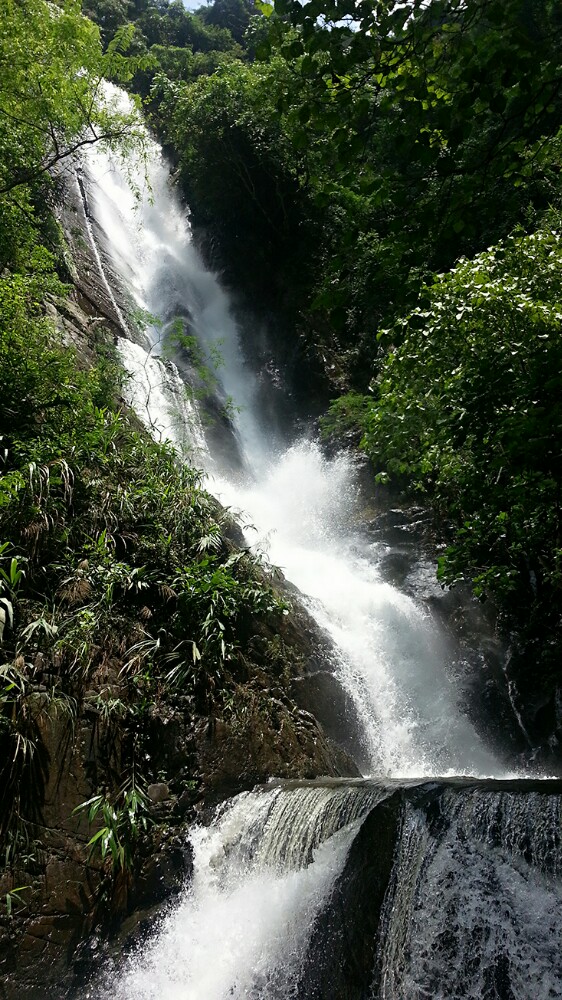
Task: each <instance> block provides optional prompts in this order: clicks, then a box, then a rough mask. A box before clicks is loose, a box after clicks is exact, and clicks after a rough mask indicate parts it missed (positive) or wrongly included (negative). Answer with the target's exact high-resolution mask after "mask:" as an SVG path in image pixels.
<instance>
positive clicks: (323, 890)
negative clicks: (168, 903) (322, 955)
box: [111, 786, 385, 1000]
mask: <svg viewBox="0 0 562 1000" xmlns="http://www.w3.org/2000/svg"><path fill="white" fill-rule="evenodd" d="M384 794H385V793H384V792H382V791H381V790H380V789H377V788H369V787H356V786H349V787H343V788H330V787H322V786H317V787H315V786H312V787H300V788H293V789H286V788H276V789H273V790H271V791H257V792H253V793H243V794H242V795H239V796H238V797H237V798H236V799H234V800H233V801H232V802H231V803H228V804H227V806H226V807H225V808H224V810H223V812H222V815H220V816H219V817H217V818H216V820H215V823H214V824H213V826H212V827H199V828H197V829H196V830H195V831H193V832H192V834H191V841H192V845H193V849H194V874H193V878H192V880H191V882H190V885H189V887H188V889H187V890H186V892H185V895H184V897H183V898H182V899H181V900H180V902H179V904H178V905H177V906H176V907H175V908H174V910H173V911H172V913H171V914H169V915H168V916H167V917H166V919H165V920H164V922H163V925H162V928H161V930H160V932H159V933H157V934H156V936H155V937H154V938H153V940H152V942H151V944H150V946H149V948H148V950H147V951H145V952H144V953H143V954H142V955H139V956H133V958H132V960H131V961H130V963H129V966H128V968H127V969H126V970H125V972H124V974H123V976H122V978H121V981H120V984H119V986H118V987H117V997H118V998H119V1000H131V998H134V1000H157V998H158V1000H160V998H165V1000H175V998H178V1000H179V998H180V997H181V998H182V1000H203V998H207V1000H212V998H215V1000H219V998H222V997H235V998H242V997H248V998H253V1000H261V998H265V997H267V998H268V1000H289V998H290V997H296V996H297V995H298V993H297V989H298V982H299V975H300V972H301V966H302V963H303V960H304V958H305V954H306V947H307V942H308V935H309V931H310V927H311V925H312V923H313V922H314V919H315V917H316V915H317V913H318V912H319V910H320V909H321V907H322V906H323V905H324V904H325V902H326V899H327V897H328V895H329V892H330V889H331V886H332V884H333V882H334V879H335V878H336V877H337V876H338V875H339V874H340V872H341V870H342V868H343V866H344V863H345V859H346V856H347V853H348V851H349V847H350V844H351V842H352V841H353V838H354V836H355V834H356V832H357V829H358V826H359V825H360V823H361V820H362V818H363V817H364V815H365V814H366V813H367V812H368V811H369V809H370V808H372V807H373V805H375V804H376V803H377V802H378V801H379V800H380V799H381V798H383V797H384ZM111 989H112V991H115V984H113V985H112V987H111Z"/></svg>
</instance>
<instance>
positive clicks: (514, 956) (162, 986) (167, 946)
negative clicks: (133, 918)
mask: <svg viewBox="0 0 562 1000" xmlns="http://www.w3.org/2000/svg"><path fill="white" fill-rule="evenodd" d="M561 819H562V786H561V784H560V782H559V781H554V780H553V781H542V782H541V781H503V782H494V781H474V780H467V779H449V780H440V781H438V782H437V781H432V782H427V781H426V782H422V783H415V782H413V781H412V782H406V783H400V782H385V783H380V782H372V781H365V780H362V781H347V782H341V781H332V782H312V783H305V782H298V783H297V782H294V783H280V784H278V785H276V786H273V787H269V788H260V789H257V790H256V791H254V792H250V793H243V794H242V795H240V796H238V797H236V798H235V799H232V800H230V802H228V803H226V805H224V806H223V807H222V808H221V810H220V811H219V814H218V815H217V816H216V817H215V820H214V822H213V824H212V826H210V827H199V828H197V829H196V830H195V831H193V832H192V834H191V842H192V847H193V852H194V874H193V879H192V880H191V882H190V885H189V886H188V887H187V888H186V890H185V893H184V895H183V896H182V897H181V899H180V902H179V903H177V904H176V905H175V907H174V908H173V909H172V910H170V912H169V913H167V914H165V915H164V916H163V917H162V919H161V922H160V925H159V929H158V930H157V932H156V934H155V935H154V936H153V937H152V939H151V940H150V941H149V942H147V943H146V944H145V946H143V947H141V948H138V950H137V951H136V952H135V954H134V955H133V956H132V957H131V958H130V959H129V961H128V963H127V964H126V966H125V968H120V969H119V970H115V971H114V972H113V973H111V974H110V975H109V977H108V978H106V980H105V990H104V989H101V993H102V995H106V996H109V995H110V993H111V994H112V995H113V996H117V997H118V998H119V1000H156V997H158V998H162V1000H176V998H179V997H182V1000H226V998H231V997H233V998H242V997H249V998H252V1000H266V998H267V1000H289V998H291V997H294V998H298V1000H403V998H405V997H407V998H408V1000H422V998H429V997H431V998H432V1000H473V998H474V1000H475V998H480V997H482V998H484V1000H528V998H529V997H530V996H531V995H536V996H537V997H538V998H540V1000H543V998H544V1000H547V998H550V997H557V996H559V995H560V984H561V983H562V958H561V956H560V952H559V948H558V942H559V941H560V935H561V932H562V905H561V904H562V846H561V838H560V830H561ZM537 984H539V985H538V986H537ZM537 989H538V992H537ZM88 995H89V996H92V997H93V996H94V995H95V996H99V995H100V989H99V987H98V986H96V988H95V990H94V992H92V993H89V994H88Z"/></svg>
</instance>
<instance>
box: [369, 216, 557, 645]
mask: <svg viewBox="0 0 562 1000" xmlns="http://www.w3.org/2000/svg"><path fill="white" fill-rule="evenodd" d="M425 294H426V302H425V304H424V305H423V306H420V307H418V308H417V309H415V310H414V311H413V312H412V313H410V314H409V315H408V316H407V317H406V318H404V319H402V320H400V321H398V322H397V323H396V324H395V325H394V326H393V327H392V328H390V329H387V330H383V331H382V332H381V334H380V336H381V337H382V338H383V339H384V340H385V341H386V342H387V343H388V344H389V345H392V344H394V345H396V346H394V347H392V346H391V347H390V353H389V355H388V358H387V360H386V362H385V364H384V366H383V369H382V372H381V375H380V377H379V378H378V379H377V382H376V384H374V385H373V394H374V399H373V401H372V402H371V403H370V405H369V407H368V413H367V417H366V419H365V421H364V430H365V434H364V440H363V446H364V447H365V448H366V450H367V451H368V453H369V455H370V456H371V457H372V459H373V461H374V463H375V465H376V467H377V469H382V470H384V471H387V472H390V473H391V474H398V475H399V476H401V477H405V478H406V480H407V481H408V482H409V483H411V484H413V485H414V486H415V487H416V488H417V489H418V490H423V491H426V492H428V493H429V496H430V498H431V500H432V502H433V503H434V504H435V505H436V506H437V507H438V509H440V510H441V511H442V513H444V514H445V515H446V517H447V518H449V519H450V520H451V521H452V522H453V524H454V525H455V541H454V544H453V545H452V546H451V547H450V548H449V549H448V550H447V552H446V554H445V555H444V557H443V558H442V560H441V563H440V575H441V579H442V580H443V581H444V582H449V583H450V582H454V581H455V580H456V579H458V578H459V577H463V576H466V575H468V576H469V577H470V578H471V579H472V583H473V587H474V590H475V592H476V594H477V595H478V596H484V595H485V594H486V593H491V594H492V595H494V596H495V597H496V598H498V599H499V600H500V601H501V602H502V604H503V606H504V607H508V608H509V607H511V608H512V610H515V611H516V612H517V613H518V614H521V615H524V619H523V620H525V621H526V622H528V623H529V622H531V623H532V626H533V628H536V627H543V628H545V629H546V630H548V629H550V630H554V631H555V632H558V631H559V630H560V626H561V621H560V607H561V603H560V590H561V586H562V575H561V565H562V564H561V549H560V538H561V532H562V524H561V521H560V500H561V496H560V489H561V486H560V475H559V472H560V444H559V442H560V435H561V434H562V408H561V407H562V404H561V400H562V380H561V375H560V372H561V371H562V346H561V341H560V323H561V321H562V311H561V302H562V241H561V236H560V234H559V233H558V232H556V231H555V232H552V231H550V229H542V230H539V231H538V232H536V233H535V234H533V235H532V236H520V235H519V236H513V237H510V238H509V239H508V240H506V241H504V242H503V243H500V244H499V245H498V246H497V247H494V248H492V249H490V250H488V251H486V252H485V253H482V254H479V255H478V256H477V257H475V258H474V259H473V260H462V261H460V262H459V264H458V265H457V267H456V268H454V269H453V270H452V271H451V272H450V273H448V274H444V275H440V276H438V277H437V278H436V279H435V283H434V284H433V285H432V286H430V287H428V288H427V289H426V293H425ZM541 623H542V624H541Z"/></svg>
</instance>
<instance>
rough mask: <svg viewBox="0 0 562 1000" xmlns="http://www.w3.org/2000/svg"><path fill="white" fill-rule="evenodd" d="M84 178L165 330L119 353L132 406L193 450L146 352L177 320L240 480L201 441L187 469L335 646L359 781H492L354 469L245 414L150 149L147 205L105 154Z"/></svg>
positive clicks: (224, 330) (213, 298)
mask: <svg viewBox="0 0 562 1000" xmlns="http://www.w3.org/2000/svg"><path fill="white" fill-rule="evenodd" d="M139 170H140V166H139ZM87 174H88V175H89V177H90V184H89V187H88V199H89V203H90V206H91V211H92V213H93V214H95V218H96V221H97V224H98V226H99V227H100V229H101V230H102V231H103V232H104V233H105V235H106V238H107V241H108V243H107V249H108V251H109V252H110V253H111V254H112V255H113V259H114V264H115V268H116V269H117V270H118V272H119V273H120V275H121V277H122V279H123V282H124V284H126V286H127V287H128V288H130V289H131V291H132V294H133V296H134V300H135V303H136V305H137V307H139V308H141V309H143V310H144V311H145V312H146V313H147V314H148V315H149V316H151V317H159V318H160V321H161V325H160V326H158V325H156V324H155V323H154V322H149V324H148V327H147V330H146V333H147V336H148V337H149V340H150V345H149V350H148V351H147V352H144V353H143V349H142V348H141V347H139V346H138V345H127V344H126V342H125V343H123V344H122V345H121V349H122V356H123V360H124V363H125V366H126V368H127V369H128V370H129V371H130V372H131V373H132V375H133V380H132V383H131V389H130V399H131V402H132V403H133V404H134V405H135V408H136V409H137V412H138V413H139V415H140V416H141V418H142V419H143V420H144V421H145V423H146V424H147V425H148V426H152V427H154V428H156V429H157V431H158V433H159V434H160V435H162V434H166V433H167V434H168V436H169V437H170V438H171V439H172V440H173V441H175V442H176V443H177V442H178V439H179V438H180V435H179V434H178V430H177V428H178V427H182V426H185V419H186V418H187V422H188V425H190V426H191V428H192V429H191V431H190V435H191V440H192V439H193V427H194V421H193V415H192V413H187V414H186V413H185V410H186V402H185V395H184V397H183V398H182V396H181V393H180V395H177V396H176V398H177V400H178V402H177V407H176V415H175V418H172V417H171V416H170V412H169V407H168V409H167V408H166V404H165V403H163V402H162V392H161V389H160V384H161V383H162V382H163V381H164V384H165V378H166V373H165V372H164V373H163V371H162V367H163V366H162V362H161V360H159V358H158V357H155V352H156V354H158V353H160V352H161V350H163V349H165V347H166V333H167V330H169V328H170V325H173V323H174V320H175V319H176V318H177V317H178V316H179V317H184V318H187V323H188V327H189V330H190V331H191V332H193V333H194V335H195V336H196V337H197V339H198V341H199V342H200V343H201V344H202V345H203V347H204V349H205V350H206V351H212V350H213V349H214V348H217V349H218V350H219V351H220V354H221V355H222V364H221V367H220V368H219V370H218V372H217V377H218V379H219V380H220V385H221V387H222V390H221V394H222V397H223V399H226V398H228V399H232V400H233V402H234V404H235V408H234V409H233V411H232V420H233V423H234V426H235V429H236V438H237V442H238V445H239V450H240V453H241V456H242V459H243V465H244V467H245V470H246V473H245V475H242V476H241V475H240V474H239V472H238V471H237V472H236V474H232V473H231V472H230V470H229V469H228V468H226V469H225V465H224V464H223V466H222V468H221V465H220V461H219V462H217V458H216V456H214V457H211V456H208V455H205V454H203V451H204V449H203V447H202V433H201V432H198V435H197V448H196V455H197V459H198V460H199V461H200V463H201V464H203V465H206V467H207V469H208V471H209V472H210V475H211V479H210V487H211V489H212V490H213V491H214V492H216V493H217V494H218V496H219V498H220V499H221V500H222V501H223V502H224V503H225V504H227V505H228V506H230V507H232V508H234V509H240V510H242V511H244V512H245V514H246V519H250V520H251V521H252V524H253V528H252V530H251V531H250V532H249V533H248V542H249V544H257V545H258V546H259V547H261V548H262V549H264V548H265V549H267V550H268V554H269V558H270V559H271V561H272V562H273V563H274V564H275V565H278V566H280V567H281V568H282V569H283V571H284V572H285V574H286V576H287V577H288V579H289V580H291V582H293V583H294V584H296V585H297V586H298V587H299V588H300V590H301V591H302V592H303V594H304V595H305V600H306V602H307V604H308V608H309V610H310V612H311V613H312V615H313V616H314V617H315V618H316V620H317V621H318V623H319V624H320V625H321V626H322V628H324V629H326V630H327V631H328V632H329V634H330V635H331V636H332V638H333V639H334V640H335V644H336V648H337V650H338V653H337V655H336V663H335V670H336V673H337V676H338V677H339V680H340V682H341V684H342V686H343V687H344V689H345V690H346V691H347V693H348V694H349V696H350V697H351V699H352V701H353V702H354V704H355V706H356V714H357V716H358V718H359V720H360V722H361V723H362V727H363V741H364V744H365V754H364V758H365V766H366V770H367V771H370V772H371V773H375V774H381V773H384V774H388V775H393V774H394V775H413V776H415V775H421V774H428V775H429V774H447V773H450V774H460V773H466V774H480V775H485V774H494V773H498V771H499V769H500V765H499V763H498V761H497V760H496V758H495V757H494V755H493V754H492V753H491V752H490V751H488V750H487V749H486V747H485V746H484V745H483V743H482V740H481V739H480V737H479V736H478V734H477V733H476V731H475V729H474V727H473V726H472V724H471V723H470V721H469V720H468V718H467V717H466V716H464V715H463V714H462V713H461V712H460V710H459V708H458V701H459V694H460V692H458V691H456V690H455V686H454V683H453V680H452V677H451V676H450V674H449V673H448V669H449V666H450V663H451V659H452V653H451V649H450V647H449V645H448V642H447V640H446V638H445V636H444V634H443V633H442V632H440V630H439V628H438V627H437V625H436V623H435V621H433V620H432V618H431V616H430V614H429V612H428V610H427V609H426V608H423V607H422V606H421V604H420V603H419V602H416V601H415V600H413V599H412V598H411V597H409V596H407V595H406V594H404V593H400V592H399V591H397V590H396V589H395V588H393V587H392V586H390V585H389V584H388V583H386V582H384V580H383V578H382V576H381V573H380V567H379V560H380V554H381V551H382V550H381V549H380V547H377V546H376V545H370V546H365V545H363V546H362V547H361V546H359V543H358V540H357V538H356V537H354V536H353V534H352V532H351V531H350V524H352V522H353V517H354V504H355V499H356V493H357V483H356V470H355V468H354V461H353V459H352V458H350V457H348V456H346V455H339V456H338V457H336V458H334V459H327V458H326V457H324V456H323V455H322V453H321V451H320V449H319V447H318V445H317V444H316V443H315V442H313V441H310V440H300V441H298V442H296V443H294V444H292V445H290V446H289V447H288V448H287V447H286V446H285V447H280V445H279V442H278V441H277V440H276V439H275V438H273V437H272V435H271V434H270V432H269V430H268V428H267V427H263V426H262V425H261V421H260V415H259V414H257V413H256V412H255V409H254V400H255V398H256V380H255V378H254V377H253V376H252V373H251V372H250V371H249V369H248V368H247V366H246V365H245V363H244V359H243V356H242V352H241V348H240V343H239V336H238V330H237V327H236V324H235V322H234V320H233V318H232V315H231V313H230V311H229V304H228V300H227V297H226V295H225V293H224V291H223V290H222V289H221V287H220V285H219V284H218V282H217V280H216V278H215V277H214V276H213V275H212V274H210V273H209V272H208V271H207V270H206V269H205V268H204V266H203V264H202V263H201V260H200V259H199V257H198V255H197V252H196V250H195V248H194V247H193V244H192V242H191V233H190V228H189V222H188V219H187V216H186V213H185V211H184V210H183V209H182V208H181V206H180V204H179V201H178V199H177V196H176V195H175V193H174V191H173V189H172V188H171V186H170V181H169V174H168V171H167V169H166V166H165V164H164V163H163V161H162V158H161V153H160V150H159V148H158V147H157V146H156V145H155V144H153V145H152V147H151V156H150V160H149V181H150V191H151V195H150V197H149V195H148V193H146V195H145V196H144V197H141V198H140V200H139V199H138V198H135V196H134V195H133V193H132V192H131V191H130V189H129V187H128V182H127V177H126V176H125V175H124V173H123V172H122V170H120V169H119V165H118V163H116V162H115V161H114V160H112V159H111V158H110V157H109V156H107V155H106V154H104V153H103V152H95V153H92V155H91V157H90V159H89V161H88V166H87ZM167 378H168V380H169V374H168V376H167ZM167 399H168V400H169V399H170V395H169V393H168V396H167ZM190 405H191V404H190ZM191 409H192V406H191ZM180 443H181V441H180ZM230 467H231V468H232V465H230Z"/></svg>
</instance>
